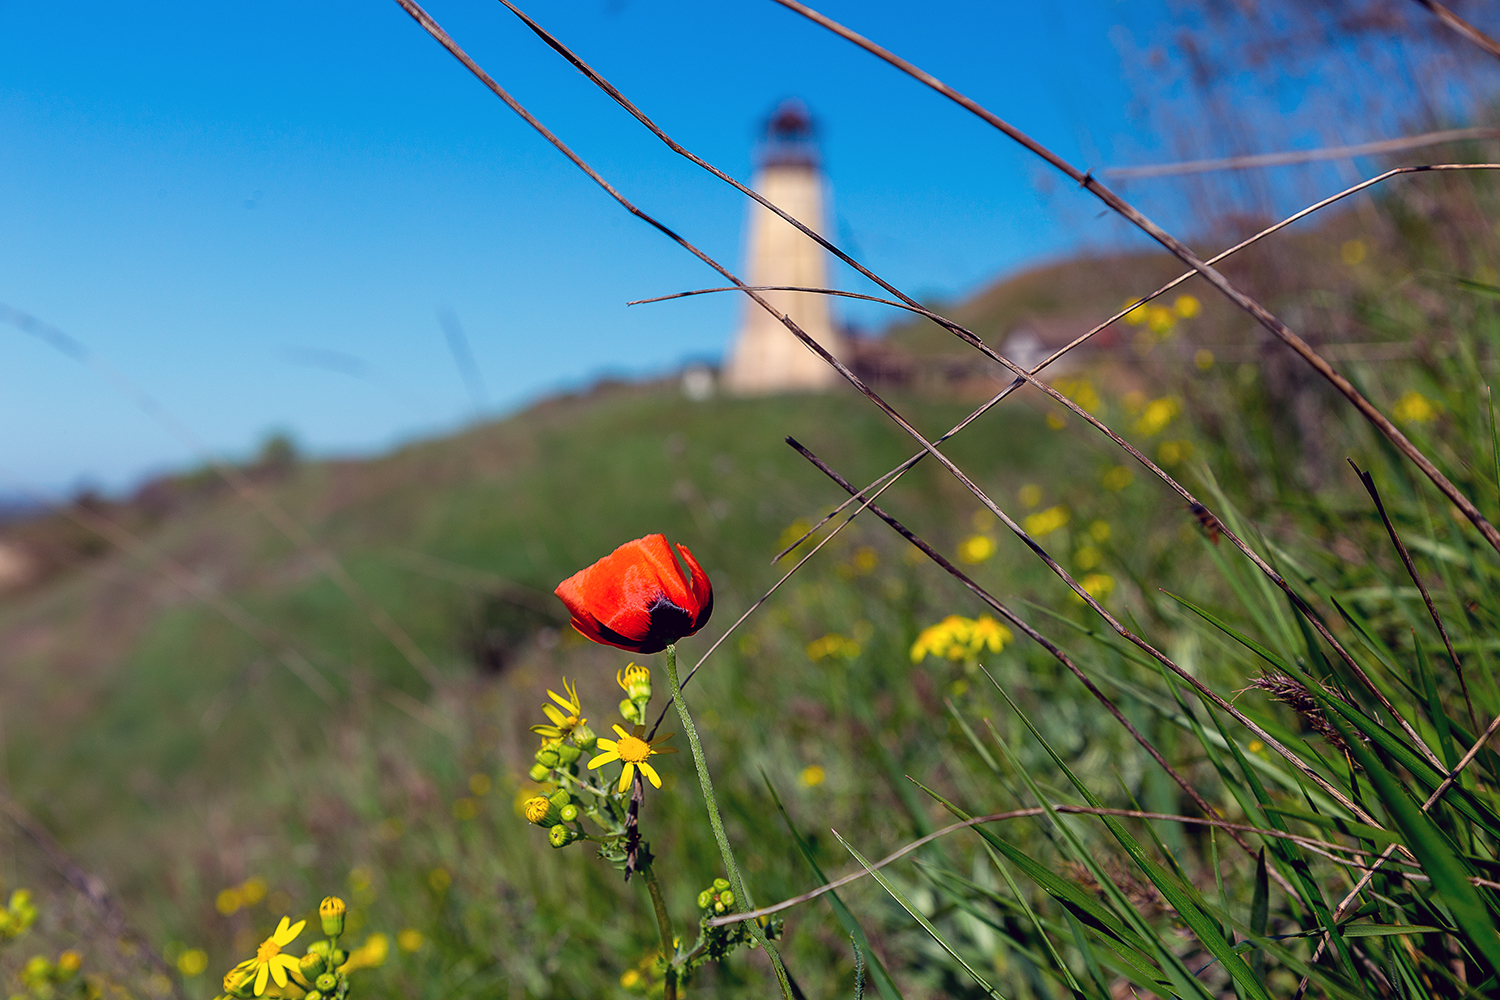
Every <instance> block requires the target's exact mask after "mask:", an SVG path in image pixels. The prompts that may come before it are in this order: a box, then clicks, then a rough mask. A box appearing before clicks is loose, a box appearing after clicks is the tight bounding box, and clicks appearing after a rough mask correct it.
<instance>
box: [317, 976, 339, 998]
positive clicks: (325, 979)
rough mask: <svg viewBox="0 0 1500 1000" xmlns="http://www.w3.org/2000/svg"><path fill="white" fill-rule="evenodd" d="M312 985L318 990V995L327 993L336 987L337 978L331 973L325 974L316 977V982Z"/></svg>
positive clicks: (337, 983)
mask: <svg viewBox="0 0 1500 1000" xmlns="http://www.w3.org/2000/svg"><path fill="white" fill-rule="evenodd" d="M313 985H314V986H316V987H317V988H318V992H319V993H328V992H330V991H331V990H334V989H336V988H337V987H338V985H339V977H338V976H335V975H334V974H333V973H331V972H325V973H323V974H322V975H321V976H319V977H318V981H317V982H315V983H313Z"/></svg>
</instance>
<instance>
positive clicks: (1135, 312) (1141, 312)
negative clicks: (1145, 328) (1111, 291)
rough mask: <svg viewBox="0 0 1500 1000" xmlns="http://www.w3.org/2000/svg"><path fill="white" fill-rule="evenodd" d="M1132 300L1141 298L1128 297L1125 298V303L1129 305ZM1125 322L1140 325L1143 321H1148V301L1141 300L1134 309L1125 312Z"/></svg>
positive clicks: (1135, 300)
mask: <svg viewBox="0 0 1500 1000" xmlns="http://www.w3.org/2000/svg"><path fill="white" fill-rule="evenodd" d="M1132 302H1140V300H1139V299H1126V300H1125V304H1126V305H1127V306H1128V305H1130V304H1131V303H1132ZM1125 322H1127V323H1129V324H1130V325H1131V326H1140V325H1141V324H1142V323H1144V322H1146V303H1144V302H1140V304H1139V305H1137V306H1136V307H1135V308H1134V309H1132V310H1130V311H1129V312H1128V313H1126V314H1125Z"/></svg>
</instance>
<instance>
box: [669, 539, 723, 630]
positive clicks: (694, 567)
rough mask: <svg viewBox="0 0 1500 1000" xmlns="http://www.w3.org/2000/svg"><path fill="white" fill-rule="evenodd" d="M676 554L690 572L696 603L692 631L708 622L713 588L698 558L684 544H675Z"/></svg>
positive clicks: (712, 604)
mask: <svg viewBox="0 0 1500 1000" xmlns="http://www.w3.org/2000/svg"><path fill="white" fill-rule="evenodd" d="M677 554H678V555H680V556H682V561H683V562H684V563H686V564H687V568H688V571H689V572H690V573H691V574H692V584H693V599H694V601H696V602H697V605H698V606H697V607H696V608H695V609H694V614H693V632H696V631H698V630H699V629H700V628H702V627H703V626H705V625H707V624H708V616H709V615H711V614H713V613H714V588H713V584H711V583H709V582H708V574H707V573H705V572H703V567H702V566H699V565H698V560H696V559H694V558H693V554H692V553H691V552H689V551H688V547H687V546H686V545H679V546H677ZM693 632H689V633H688V635H692V634H693Z"/></svg>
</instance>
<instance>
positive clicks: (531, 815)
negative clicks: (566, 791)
mask: <svg viewBox="0 0 1500 1000" xmlns="http://www.w3.org/2000/svg"><path fill="white" fill-rule="evenodd" d="M521 811H522V812H523V813H525V814H526V822H528V823H535V824H536V825H537V826H552V825H553V824H555V823H556V822H557V817H556V816H555V815H553V811H552V803H551V802H550V801H549V800H548V799H546V798H545V797H544V796H541V795H533V796H532V797H531V798H529V799H527V800H526V804H525V805H523V806H522V807H521Z"/></svg>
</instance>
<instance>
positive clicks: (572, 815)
mask: <svg viewBox="0 0 1500 1000" xmlns="http://www.w3.org/2000/svg"><path fill="white" fill-rule="evenodd" d="M557 817H558V819H560V820H562V821H563V822H564V823H574V822H577V820H578V807H577V806H575V805H574V804H573V803H571V802H569V803H568V804H567V805H565V806H563V807H562V808H561V809H559V810H558V811H557Z"/></svg>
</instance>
